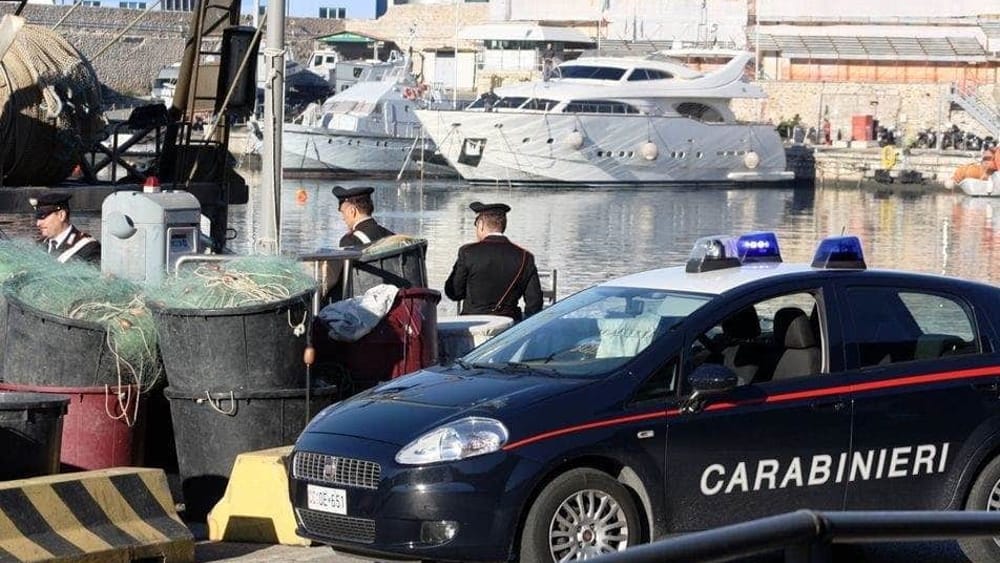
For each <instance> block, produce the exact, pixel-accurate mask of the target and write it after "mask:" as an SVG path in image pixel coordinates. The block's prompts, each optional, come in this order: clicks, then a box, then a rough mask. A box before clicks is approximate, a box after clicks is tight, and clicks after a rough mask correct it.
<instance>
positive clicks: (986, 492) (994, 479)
mask: <svg viewBox="0 0 1000 563" xmlns="http://www.w3.org/2000/svg"><path fill="white" fill-rule="evenodd" d="M965 509H966V510H990V511H994V510H1000V457H997V458H995V459H994V460H993V461H991V462H989V463H988V464H987V465H986V467H984V468H983V470H982V471H980V472H979V476H978V477H976V481H975V483H973V484H972V489H970V491H969V497H968V499H967V500H966V501H965ZM998 542H1000V537H997V538H968V539H963V540H959V542H958V544H959V545H960V546H961V547H962V551H963V552H965V556H966V557H968V558H969V560H970V561H972V562H973V563H986V562H992V561H1000V543H998Z"/></svg>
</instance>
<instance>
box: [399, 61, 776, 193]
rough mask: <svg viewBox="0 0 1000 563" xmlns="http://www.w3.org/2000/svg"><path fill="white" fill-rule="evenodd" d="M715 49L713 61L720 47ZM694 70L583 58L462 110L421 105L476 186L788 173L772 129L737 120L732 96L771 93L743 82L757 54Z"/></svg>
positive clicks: (430, 127)
mask: <svg viewBox="0 0 1000 563" xmlns="http://www.w3.org/2000/svg"><path fill="white" fill-rule="evenodd" d="M714 53H716V56H717V54H718V52H717V51H716V52H714ZM726 56H727V57H731V58H730V59H729V60H728V62H727V63H726V64H725V65H724V66H722V67H721V68H719V69H717V70H715V71H712V72H708V73H702V72H698V71H696V70H694V69H692V68H690V67H688V66H686V65H684V64H683V63H682V62H681V61H680V60H679V59H678V58H675V57H671V56H664V55H654V56H652V57H649V58H610V57H585V58H579V59H576V60H573V61H569V62H565V63H562V64H560V65H559V66H557V67H556V68H554V69H552V70H551V72H550V73H547V74H548V75H549V76H548V79H547V80H539V81H535V82H527V83H521V84H516V85H511V86H505V87H500V88H497V89H496V90H495V92H494V94H495V95H494V96H490V95H489V94H486V95H483V96H481V97H480V98H479V99H477V100H476V101H475V102H473V103H472V104H471V105H469V106H468V107H466V108H465V109H464V110H460V111H443V110H430V109H423V110H418V111H417V116H418V117H419V118H420V121H421V123H422V124H423V126H424V129H425V130H426V131H427V134H428V135H430V137H431V138H432V139H433V140H434V142H435V143H436V144H437V147H438V150H440V152H441V153H442V155H443V156H444V157H445V158H446V159H447V161H448V163H449V164H451V165H452V166H454V167H455V169H456V170H458V172H459V174H461V175H462V177H463V178H464V179H466V180H468V181H470V182H476V183H479V182H489V183H494V182H504V183H508V182H509V183H511V184H529V185H530V184H564V183H565V184H583V185H598V186H599V185H617V184H672V183H692V182H698V183H701V182H706V183H719V184H732V183H739V182H775V181H786V180H792V179H793V176H794V175H793V173H792V172H789V171H786V170H785V152H784V148H783V145H782V142H781V139H780V138H779V136H778V133H777V131H776V130H775V128H774V126H773V125H769V124H766V123H748V122H742V121H738V120H737V119H736V118H735V116H734V114H733V112H732V110H731V109H730V107H729V102H730V100H732V99H734V98H764V97H765V94H764V92H763V90H761V88H760V87H758V86H756V85H754V84H750V83H748V82H747V81H746V79H745V78H744V74H745V68H746V65H747V63H748V62H749V61H750V60H751V58H752V55H751V54H749V53H745V52H728V53H726Z"/></svg>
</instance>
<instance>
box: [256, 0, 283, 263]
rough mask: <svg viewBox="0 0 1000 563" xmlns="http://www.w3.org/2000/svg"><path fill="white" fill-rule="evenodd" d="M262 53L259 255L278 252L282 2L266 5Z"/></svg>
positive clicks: (279, 230)
mask: <svg viewBox="0 0 1000 563" xmlns="http://www.w3.org/2000/svg"><path fill="white" fill-rule="evenodd" d="M266 17H267V23H266V25H267V35H266V36H265V37H266V43H267V47H266V48H265V49H264V72H265V73H266V77H265V80H264V124H263V132H264V145H263V153H262V156H263V159H262V165H261V174H260V176H261V181H260V190H259V192H260V195H259V199H258V203H259V205H258V209H260V221H259V223H258V225H259V230H258V236H257V238H256V241H257V248H256V250H257V253H258V254H278V253H280V252H281V128H282V123H284V121H285V0H270V1H269V2H268V3H267V14H266Z"/></svg>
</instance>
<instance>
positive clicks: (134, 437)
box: [0, 383, 146, 472]
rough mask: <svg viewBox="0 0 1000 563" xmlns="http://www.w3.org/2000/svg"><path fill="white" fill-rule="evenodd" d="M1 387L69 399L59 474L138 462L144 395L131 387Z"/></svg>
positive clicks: (143, 417) (4, 385) (144, 421)
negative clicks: (56, 395) (60, 471)
mask: <svg viewBox="0 0 1000 563" xmlns="http://www.w3.org/2000/svg"><path fill="white" fill-rule="evenodd" d="M0 389H3V390H6V391H23V392H31V393H51V394H58V395H66V396H68V397H70V402H69V410H68V412H67V413H66V415H65V416H64V417H63V433H62V448H61V449H60V453H59V461H60V462H61V465H62V471H63V472H69V471H88V470H91V469H104V468H107V467H124V466H136V465H141V464H142V462H143V459H142V457H143V456H142V445H143V440H144V438H145V423H146V416H145V405H146V397H145V396H144V395H141V394H140V393H139V392H138V388H137V387H136V386H135V385H123V386H121V387H118V386H107V387H48V386H38V385H18V384H13V383H0ZM137 407H138V409H137Z"/></svg>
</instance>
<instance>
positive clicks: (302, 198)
mask: <svg viewBox="0 0 1000 563" xmlns="http://www.w3.org/2000/svg"><path fill="white" fill-rule="evenodd" d="M295 201H296V202H297V203H305V202H307V201H309V194H308V193H306V191H305V190H304V189H302V188H299V189H297V190H295Z"/></svg>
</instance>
